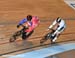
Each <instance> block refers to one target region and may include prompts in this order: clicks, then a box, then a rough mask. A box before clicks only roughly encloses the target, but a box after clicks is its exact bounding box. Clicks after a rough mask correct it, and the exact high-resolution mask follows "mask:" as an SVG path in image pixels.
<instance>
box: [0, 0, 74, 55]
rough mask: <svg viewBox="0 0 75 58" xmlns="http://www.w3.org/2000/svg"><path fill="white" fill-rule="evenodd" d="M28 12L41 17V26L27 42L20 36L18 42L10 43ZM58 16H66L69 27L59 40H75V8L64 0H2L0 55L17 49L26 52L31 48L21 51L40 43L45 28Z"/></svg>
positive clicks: (0, 5) (0, 12)
mask: <svg viewBox="0 0 75 58" xmlns="http://www.w3.org/2000/svg"><path fill="white" fill-rule="evenodd" d="M27 14H32V15H36V16H38V17H39V18H40V21H41V23H40V25H39V27H37V28H36V29H35V32H34V33H33V35H32V36H31V37H30V38H28V39H27V40H26V41H25V42H23V41H21V38H19V39H18V40H17V41H16V42H13V43H9V38H10V36H11V35H12V33H14V32H15V31H17V30H18V29H17V28H16V25H17V24H18V22H19V21H20V20H21V19H23V18H25V17H26V15H27ZM58 16H60V17H62V18H64V20H65V21H66V24H67V28H66V30H65V32H64V33H63V34H62V35H61V36H60V37H59V38H58V40H57V42H60V41H67V40H73V41H75V40H74V39H75V36H74V35H75V31H74V30H75V26H74V25H75V19H74V18H75V10H73V9H72V8H70V7H69V6H67V4H65V3H64V2H63V0H18V1H17V0H0V55H3V54H10V52H12V53H13V51H17V52H14V53H13V54H19V53H24V52H27V51H29V50H26V51H24V50H23V51H21V50H22V49H25V48H29V47H33V46H37V45H40V44H39V40H40V39H41V38H42V36H43V35H45V34H46V33H47V32H45V30H46V29H47V28H48V26H49V25H50V24H51V23H52V21H53V19H55V18H56V17H58ZM46 43H49V41H47V42H46ZM19 50H20V51H19ZM30 50H33V49H30Z"/></svg>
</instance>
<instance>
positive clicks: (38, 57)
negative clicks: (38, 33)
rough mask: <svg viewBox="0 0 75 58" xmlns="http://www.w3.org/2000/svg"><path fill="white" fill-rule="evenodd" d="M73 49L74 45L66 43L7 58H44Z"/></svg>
mask: <svg viewBox="0 0 75 58" xmlns="http://www.w3.org/2000/svg"><path fill="white" fill-rule="evenodd" d="M73 49H75V43H68V44H61V45H60V44H59V45H56V46H51V47H47V48H43V49H40V50H34V51H31V52H27V53H23V54H19V55H15V56H11V57H8V58H45V57H48V56H51V55H54V54H58V53H62V52H65V51H69V50H73Z"/></svg>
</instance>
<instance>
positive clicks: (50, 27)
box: [48, 20, 57, 29]
mask: <svg viewBox="0 0 75 58" xmlns="http://www.w3.org/2000/svg"><path fill="white" fill-rule="evenodd" d="M56 23H57V22H56V20H55V21H54V22H53V23H52V25H50V26H49V27H48V29H52V27H53V26H54V25H55V24H56Z"/></svg>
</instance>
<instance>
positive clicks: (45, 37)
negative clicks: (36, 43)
mask: <svg viewBox="0 0 75 58" xmlns="http://www.w3.org/2000/svg"><path fill="white" fill-rule="evenodd" d="M50 36H51V33H48V34H46V35H45V36H44V37H43V38H42V39H41V40H40V43H44V42H45V41H47V40H48V39H50Z"/></svg>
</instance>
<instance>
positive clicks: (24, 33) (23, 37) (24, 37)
mask: <svg viewBox="0 0 75 58" xmlns="http://www.w3.org/2000/svg"><path fill="white" fill-rule="evenodd" d="M22 39H23V40H25V39H26V32H23V33H22Z"/></svg>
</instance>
